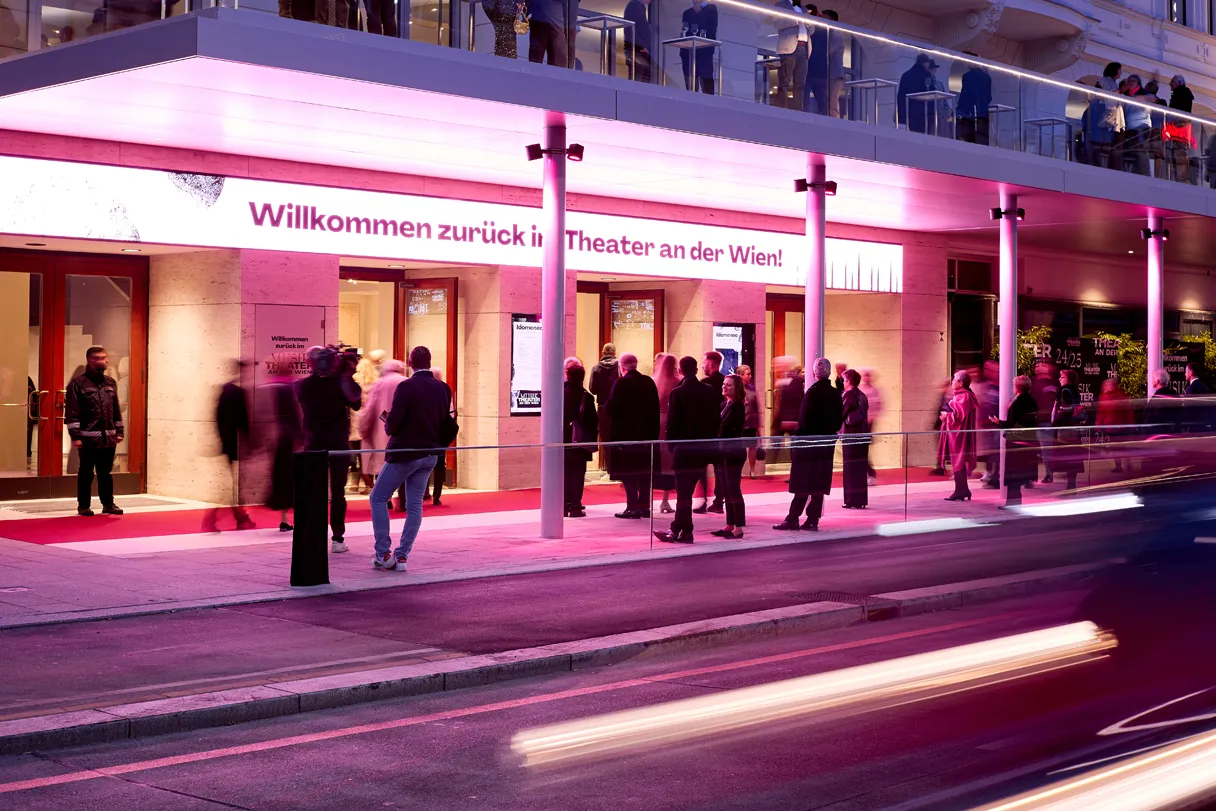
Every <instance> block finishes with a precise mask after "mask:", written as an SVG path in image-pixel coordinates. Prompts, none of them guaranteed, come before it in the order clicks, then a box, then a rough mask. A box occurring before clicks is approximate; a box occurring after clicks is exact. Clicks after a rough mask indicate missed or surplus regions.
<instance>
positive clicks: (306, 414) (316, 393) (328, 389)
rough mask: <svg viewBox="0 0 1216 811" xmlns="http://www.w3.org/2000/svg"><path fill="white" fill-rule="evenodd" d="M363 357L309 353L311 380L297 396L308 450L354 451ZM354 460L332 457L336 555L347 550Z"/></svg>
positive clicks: (318, 349)
mask: <svg viewBox="0 0 1216 811" xmlns="http://www.w3.org/2000/svg"><path fill="white" fill-rule="evenodd" d="M358 363H359V356H358V355H357V354H355V353H353V352H342V351H339V349H338V348H337V347H334V346H314V347H313V348H311V349H309V350H308V367H309V369H310V370H311V371H310V373H309V375H308V377H306V378H304V379H303V380H301V381H300V382H299V384H297V385H298V387H297V389H296V396H297V397H298V398H299V400H300V411H301V413H302V415H303V423H304V450H307V451H348V450H350V412H351V410H352V409H354V410H356V411H357V410H358V409H359V406H360V405H361V404H362V402H363V390H362V389H360V388H359V384H358V383H356V382H355V379H354V374H355V367H356V365H357V364H358ZM349 471H350V458H349V457H348V456H347V455H345V454H342V455H340V456H330V457H329V527H330V530H331V531H332V532H333V543H332V545H331V546H330V551H332V552H345V551H347V546H346V542H345V540H344V536H345V535H346V476H347V473H348V472H349Z"/></svg>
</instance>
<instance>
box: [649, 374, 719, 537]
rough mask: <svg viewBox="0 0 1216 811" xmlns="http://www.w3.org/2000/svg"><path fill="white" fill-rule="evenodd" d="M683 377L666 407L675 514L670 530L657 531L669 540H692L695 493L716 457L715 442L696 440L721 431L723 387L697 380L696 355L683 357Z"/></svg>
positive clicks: (659, 535)
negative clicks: (673, 481) (673, 477)
mask: <svg viewBox="0 0 1216 811" xmlns="http://www.w3.org/2000/svg"><path fill="white" fill-rule="evenodd" d="M680 374H682V375H683V376H684V379H683V380H681V381H680V385H678V386H676V387H675V388H674V389H672V391H671V404H670V406H669V407H668V410H667V441H668V442H670V443H671V455H672V470H673V472H674V473H675V477H676V514H675V518H674V519H673V520H672V522H671V531H669V532H662V531H660V532H655V534H654V536H655V537H656V538H658V539H659V540H660V541H664V542H666V543H692V530H693V526H692V494H693V490H695V489H696V487H697V480H698V479H699V478H700V477H701V476H704V475H705V466H706V465H707V464H709V463H710V462H711V461H712V460H714V459H716V458H717V454H715V452H714V451H715V450H716V448H715V447H714V446H715V444H716V443H712V442H698V441H696V440H706V439H713V438H714V437H716V436H717V435H718V423H719V420H720V416H719V415H720V409H721V404H722V389H721V387H719V388H718V389H717V390H714V389H713V388H712V387H711V386H710V385H709V384H708V383H704V382H701V381H699V380H697V359H696V358H692V357H683V358H680Z"/></svg>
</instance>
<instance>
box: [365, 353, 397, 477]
mask: <svg viewBox="0 0 1216 811" xmlns="http://www.w3.org/2000/svg"><path fill="white" fill-rule="evenodd" d="M403 380H405V364H404V363H402V362H401V361H399V360H386V361H385V362H384V363H383V364H382V365H381V367H380V379H379V380H377V381H376V382H375V383H374V384H372V387H371V389H370V390H369V391H368V394H367V402H366V403H364V404H363V407H362V408H360V409H359V435H360V436H361V437H363V450H368V451H370V450H373V449H374V450H379V451H382V450H384V449H385V448H387V447H388V435H387V434H385V433H384V420H382V419H380V415H381V414H387V413H388V411H389V409H391V408H392V407H393V395H394V394H396V393H397V386H398V385H399V384H400V383H401V381H403ZM383 467H384V454H383V453H369V454H367V455H365V456H364V457H363V472H364V473H367V474H370V475H372V476H375V475H378V474H379V473H380V470H381V469H382V468H383Z"/></svg>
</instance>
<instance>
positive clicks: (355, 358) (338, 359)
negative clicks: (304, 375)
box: [313, 344, 359, 377]
mask: <svg viewBox="0 0 1216 811" xmlns="http://www.w3.org/2000/svg"><path fill="white" fill-rule="evenodd" d="M358 365H359V350H358V349H357V348H355V347H353V346H347V345H346V344H328V345H327V346H325V347H324V348H323V349H322V350H321V351H320V352H318V353H317V354H316V360H315V361H314V362H313V370H314V371H315V372H316V373H317V374H319V375H321V376H322V377H329V376H331V375H353V374H354V373H355V367H357V366H358Z"/></svg>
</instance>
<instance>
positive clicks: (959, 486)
mask: <svg viewBox="0 0 1216 811" xmlns="http://www.w3.org/2000/svg"><path fill="white" fill-rule="evenodd" d="M953 495H956V496H969V495H971V488H970V487H968V486H967V466H966V465H963V466H962V467H961V468H955V469H954V493H953Z"/></svg>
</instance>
